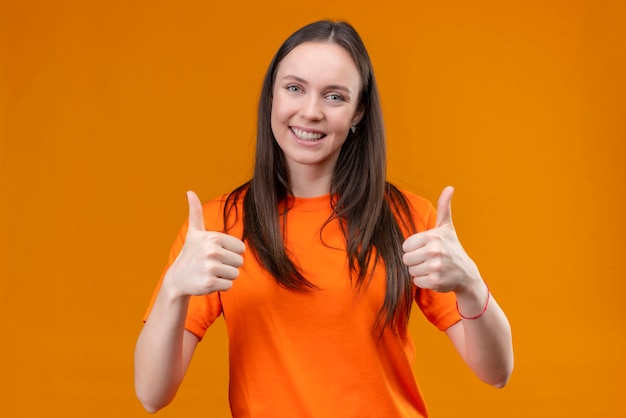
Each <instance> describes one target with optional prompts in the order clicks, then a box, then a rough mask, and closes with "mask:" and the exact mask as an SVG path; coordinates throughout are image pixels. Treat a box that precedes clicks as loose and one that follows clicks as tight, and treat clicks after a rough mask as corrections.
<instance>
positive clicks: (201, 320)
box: [143, 200, 222, 339]
mask: <svg viewBox="0 0 626 418" xmlns="http://www.w3.org/2000/svg"><path fill="white" fill-rule="evenodd" d="M220 203H221V200H215V201H212V202H209V203H206V204H205V205H204V207H203V211H204V217H205V225H206V226H207V228H208V229H211V230H219V229H220V228H221V226H219V225H217V222H216V220H218V219H219V209H220V208H221V204H220ZM187 228H188V221H187V222H185V224H184V225H183V226H182V228H181V230H180V231H179V233H178V235H177V236H176V239H175V240H174V243H173V244H172V247H171V249H170V253H169V259H168V262H167V265H166V267H165V268H164V269H163V273H162V274H161V278H160V280H159V282H158V284H157V286H156V289H155V290H154V292H153V294H152V299H151V300H150V303H149V305H148V309H147V310H146V313H145V315H144V318H143V320H144V322H145V321H146V320H147V319H148V316H149V315H150V311H151V310H152V306H153V305H154V302H155V301H156V298H157V295H158V294H159V290H160V289H161V285H162V283H163V278H164V277H165V273H166V272H167V270H168V269H169V267H170V266H171V265H172V264H173V263H174V261H176V258H177V257H178V254H179V253H180V251H181V250H182V248H183V245H184V244H185V236H186V235H187ZM221 314H222V304H221V301H220V297H219V292H214V293H211V294H209V295H202V296H192V297H191V298H190V300H189V308H188V310H187V319H186V320H185V329H186V330H188V331H189V332H191V333H193V334H194V335H195V336H196V337H198V338H200V339H202V338H203V337H204V335H205V333H206V331H207V329H208V328H209V327H210V326H211V324H213V322H215V320H216V319H217V318H218V317H219V316H220V315H221Z"/></svg>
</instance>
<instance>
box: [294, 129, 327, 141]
mask: <svg viewBox="0 0 626 418" xmlns="http://www.w3.org/2000/svg"><path fill="white" fill-rule="evenodd" d="M291 130H292V131H293V133H294V134H296V136H297V137H298V138H300V139H303V140H305V141H317V140H318V139H320V138H321V137H323V136H324V134H322V133H319V132H306V131H303V130H301V129H298V128H292V129H291Z"/></svg>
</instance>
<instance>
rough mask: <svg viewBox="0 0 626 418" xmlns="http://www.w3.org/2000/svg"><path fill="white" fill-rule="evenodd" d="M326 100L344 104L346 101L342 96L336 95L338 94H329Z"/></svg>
mask: <svg viewBox="0 0 626 418" xmlns="http://www.w3.org/2000/svg"><path fill="white" fill-rule="evenodd" d="M326 98H328V100H330V101H331V102H343V101H345V99H344V98H343V96H342V95H340V94H336V93H332V94H329V95H328V96H326Z"/></svg>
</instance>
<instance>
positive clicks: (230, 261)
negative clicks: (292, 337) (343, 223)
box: [135, 192, 245, 412]
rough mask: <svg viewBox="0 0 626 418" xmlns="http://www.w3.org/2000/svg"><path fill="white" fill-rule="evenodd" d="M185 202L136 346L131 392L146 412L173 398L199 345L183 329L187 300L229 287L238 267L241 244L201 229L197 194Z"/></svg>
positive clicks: (225, 236)
mask: <svg viewBox="0 0 626 418" xmlns="http://www.w3.org/2000/svg"><path fill="white" fill-rule="evenodd" d="M187 198H188V200H189V228H188V230H187V235H186V237H185V244H184V245H183V248H182V250H181V252H180V254H179V255H178V257H177V258H176V260H175V261H174V263H173V264H172V265H171V266H170V268H169V269H168V270H167V272H166V274H165V276H164V277H163V282H162V284H161V288H160V290H159V293H158V295H157V297H156V300H155V302H154V305H153V306H152V309H151V311H150V315H149V316H148V319H147V320H146V323H145V324H144V327H143V329H142V330H141V333H140V334H139V337H138V339H137V344H136V346H135V392H136V393H137V397H138V398H139V400H140V401H141V403H142V404H143V406H144V408H145V409H146V410H147V411H149V412H156V411H158V410H159V409H161V408H163V407H164V406H166V405H167V404H169V403H170V402H171V401H172V400H173V399H174V396H175V395H176V392H177V390H178V388H179V386H180V384H181V382H182V380H183V377H184V376H185V372H186V371H187V368H188V366H189V363H190V361H191V357H192V356H193V352H194V351H195V348H196V346H197V344H198V341H199V339H198V337H196V336H195V335H194V334H192V333H191V332H189V331H186V330H185V319H186V317H187V309H188V306H189V300H190V298H191V296H193V295H208V294H210V293H213V292H217V291H226V290H228V289H230V288H231V287H232V284H233V280H234V279H236V278H237V277H238V276H239V270H238V268H239V267H241V266H242V264H243V257H242V256H241V254H242V253H243V252H244V250H245V246H244V244H243V242H241V241H240V240H239V239H237V238H235V237H232V236H229V235H226V234H223V233H220V232H212V231H206V229H205V226H204V215H203V213H202V205H201V204H200V200H199V199H198V196H196V194H195V193H193V192H189V193H188V194H187Z"/></svg>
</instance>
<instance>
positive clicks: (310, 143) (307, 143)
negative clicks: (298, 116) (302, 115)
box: [289, 126, 327, 147]
mask: <svg viewBox="0 0 626 418" xmlns="http://www.w3.org/2000/svg"><path fill="white" fill-rule="evenodd" d="M294 130H297V131H300V132H301V133H306V134H314V135H321V136H320V137H319V138H317V139H313V138H311V139H304V138H301V136H302V135H300V136H298V135H296V132H295V131H294ZM289 132H290V133H291V136H292V138H293V139H294V141H295V142H297V143H298V144H300V145H303V146H307V147H313V146H316V145H317V144H319V143H321V142H323V141H324V138H326V136H327V135H326V134H325V133H324V132H322V131H319V130H317V129H307V128H303V127H300V126H290V127H289Z"/></svg>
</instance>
